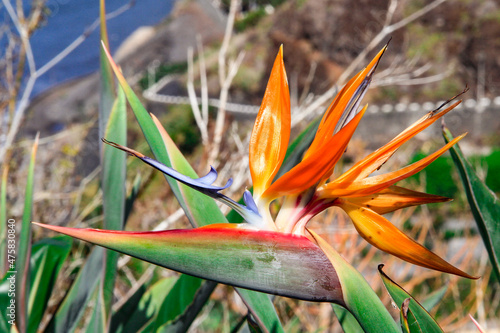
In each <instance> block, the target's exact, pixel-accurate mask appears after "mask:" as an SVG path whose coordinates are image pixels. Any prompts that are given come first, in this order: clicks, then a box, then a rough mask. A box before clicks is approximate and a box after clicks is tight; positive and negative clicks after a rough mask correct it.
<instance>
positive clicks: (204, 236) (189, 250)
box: [37, 223, 343, 304]
mask: <svg viewBox="0 0 500 333" xmlns="http://www.w3.org/2000/svg"><path fill="white" fill-rule="evenodd" d="M37 225H39V226H43V227H45V228H48V229H51V230H54V231H57V232H61V233H64V234H67V235H70V236H72V237H75V238H79V239H82V240H86V241H90V242H92V243H95V244H98V245H102V246H105V247H107V248H110V249H114V250H116V251H119V252H122V253H125V254H129V255H132V256H134V257H137V258H139V259H143V260H146V261H149V262H152V263H155V264H158V265H161V266H163V267H167V268H171V269H174V270H177V271H181V272H183V273H187V274H191V275H195V276H200V277H203V278H206V279H210V280H214V281H219V282H222V283H226V284H230V285H235V286H239V287H243V288H248V289H254V290H258V291H263V292H266V293H272V294H279V295H284V296H289V297H294V298H300V299H305V300H311V301H330V302H338V303H340V304H342V303H343V297H342V290H341V289H340V285H339V281H338V280H337V279H336V276H337V272H336V270H335V269H334V267H333V266H332V264H331V262H330V261H329V260H328V258H327V257H326V256H325V254H324V253H323V251H322V250H321V249H320V248H319V247H318V246H317V245H315V244H314V243H312V242H311V241H310V240H309V239H308V238H307V237H303V236H296V235H291V234H284V233H279V232H271V231H257V230H252V229H243V228H238V227H237V225H234V224H218V225H213V226H208V227H203V228H197V229H191V230H167V231H157V232H154V231H152V232H118V231H109V230H98V229H76V228H65V227H59V226H50V225H43V224H38V223H37ZM276 272H278V273H279V274H276ZM297 286H302V287H301V288H297Z"/></svg>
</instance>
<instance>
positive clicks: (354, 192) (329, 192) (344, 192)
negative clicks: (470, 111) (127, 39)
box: [318, 134, 465, 198]
mask: <svg viewBox="0 0 500 333" xmlns="http://www.w3.org/2000/svg"><path fill="white" fill-rule="evenodd" d="M464 136H465V134H462V135H461V136H458V137H456V138H455V139H454V140H453V141H451V142H449V143H448V144H446V145H445V146H444V147H442V148H441V149H439V150H438V151H436V152H434V153H433V154H431V155H429V156H427V157H424V158H423V159H421V160H420V161H417V162H415V163H413V164H411V165H408V166H406V167H404V168H402V169H399V170H397V171H393V172H388V173H385V174H382V175H377V176H372V177H368V178H365V179H361V180H356V181H353V182H345V181H344V182H342V181H341V180H339V179H335V180H334V181H332V182H330V183H328V184H325V185H323V186H322V187H321V188H319V189H318V194H319V195H320V197H324V198H336V197H351V196H352V197H360V196H366V195H370V194H373V193H377V192H379V191H381V190H383V189H384V188H387V187H389V186H391V185H393V184H395V183H397V182H398V181H400V180H402V179H405V178H408V177H410V176H412V175H414V174H416V173H417V172H419V171H421V170H422V169H424V168H425V167H426V166H427V165H429V164H431V163H432V162H433V161H434V160H436V159H437V158H438V157H439V156H441V155H442V154H444V152H446V151H447V150H448V149H449V148H450V147H451V146H453V145H454V144H455V143H457V142H458V141H460V140H461V139H462V138H463V137H464Z"/></svg>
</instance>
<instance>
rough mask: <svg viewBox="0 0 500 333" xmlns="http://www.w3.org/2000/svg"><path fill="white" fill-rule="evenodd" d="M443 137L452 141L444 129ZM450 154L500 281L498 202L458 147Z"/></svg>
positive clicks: (499, 205)
mask: <svg viewBox="0 0 500 333" xmlns="http://www.w3.org/2000/svg"><path fill="white" fill-rule="evenodd" d="M443 137H444V139H445V141H446V142H449V141H451V140H453V135H452V134H451V132H450V131H449V130H448V129H447V128H446V127H443ZM450 153H451V156H452V158H453V162H454V163H455V166H456V167H457V169H458V171H459V173H460V177H461V178H462V183H463V184H464V188H465V193H466V194H467V200H468V201H469V205H470V208H471V211H472V215H474V219H475V220H476V224H477V227H478V229H479V232H480V234H481V237H482V238H483V242H484V246H485V247H486V251H487V252H488V256H489V258H490V262H491V265H492V266H493V271H494V272H495V274H496V276H497V279H498V281H500V219H499V218H498V217H499V216H500V202H499V200H498V198H497V196H496V195H495V194H494V193H493V192H492V191H491V190H490V189H489V188H488V187H487V186H486V184H485V183H484V182H483V181H482V180H481V179H480V178H479V177H478V176H477V174H476V173H475V172H474V170H473V169H472V167H471V165H470V164H469V162H468V161H467V160H466V159H465V157H464V155H463V153H462V151H461V150H460V147H459V146H458V145H455V146H453V147H451V148H450Z"/></svg>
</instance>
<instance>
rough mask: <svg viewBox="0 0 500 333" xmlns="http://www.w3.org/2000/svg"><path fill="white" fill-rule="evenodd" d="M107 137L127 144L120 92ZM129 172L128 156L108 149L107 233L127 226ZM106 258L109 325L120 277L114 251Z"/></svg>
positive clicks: (104, 186) (105, 301)
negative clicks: (126, 206)
mask: <svg viewBox="0 0 500 333" xmlns="http://www.w3.org/2000/svg"><path fill="white" fill-rule="evenodd" d="M105 137H107V138H110V139H111V140H113V141H115V142H117V143H119V144H122V145H126V144H127V108H126V101H125V95H124V93H123V90H122V89H120V88H119V89H118V97H117V98H116V100H115V103H114V104H113V108H112V110H111V114H110V115H109V120H108V122H107V127H106V133H105ZM126 172H127V171H126V156H124V154H122V153H121V152H120V151H117V150H116V149H113V147H110V146H108V145H106V146H105V147H104V158H103V173H102V192H103V211H104V228H105V229H107V230H122V229H123V226H124V224H125V204H126V202H125V201H126V199H125V197H126V195H125V193H126V189H125V182H126V177H127V175H126ZM104 256H105V266H104V277H103V283H102V287H103V291H102V296H103V297H104V299H103V306H104V309H105V314H104V318H106V319H105V320H106V321H108V319H109V314H110V311H111V305H112V301H113V290H114V285H115V280H116V274H117V271H116V265H117V263H118V258H119V256H120V255H119V254H118V253H116V252H114V251H106V252H105V254H104Z"/></svg>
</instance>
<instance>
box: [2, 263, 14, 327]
mask: <svg viewBox="0 0 500 333" xmlns="http://www.w3.org/2000/svg"><path fill="white" fill-rule="evenodd" d="M15 281H16V280H15V273H9V272H7V274H5V276H4V277H3V278H2V281H1V282H0V306H1V307H2V308H3V309H5V310H4V311H0V332H18V331H16V330H14V329H13V328H14V327H15V326H13V324H14V321H15V319H16V310H15V304H13V303H11V302H12V300H14V298H13V295H12V292H13V290H15V289H16V287H15Z"/></svg>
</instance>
